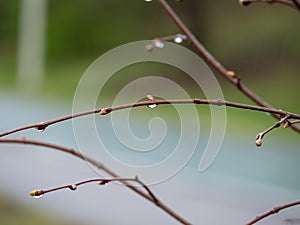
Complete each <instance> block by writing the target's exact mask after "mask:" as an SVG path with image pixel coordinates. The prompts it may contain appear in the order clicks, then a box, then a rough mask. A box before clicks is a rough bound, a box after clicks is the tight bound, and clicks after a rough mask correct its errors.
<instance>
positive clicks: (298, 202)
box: [246, 201, 300, 225]
mask: <svg viewBox="0 0 300 225" xmlns="http://www.w3.org/2000/svg"><path fill="white" fill-rule="evenodd" d="M297 205H300V201H295V202H291V203H288V204H284V205H281V206H277V207H274V208H273V209H271V210H270V211H268V212H265V213H263V214H261V215H260V216H257V217H256V218H254V219H253V220H251V221H249V222H248V223H246V225H252V224H255V223H257V222H258V221H260V220H262V219H264V218H266V217H268V216H271V215H273V214H276V213H279V211H281V210H283V209H287V208H290V207H293V206H297Z"/></svg>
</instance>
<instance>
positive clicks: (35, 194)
mask: <svg viewBox="0 0 300 225" xmlns="http://www.w3.org/2000/svg"><path fill="white" fill-rule="evenodd" d="M117 181H119V182H124V181H134V182H137V183H138V184H140V185H141V186H142V187H143V188H144V189H145V190H146V191H147V193H148V195H149V196H151V197H152V200H153V202H154V203H155V204H157V203H158V199H157V198H156V196H155V195H154V194H153V192H152V191H151V190H150V188H149V187H148V186H147V185H146V184H144V183H143V182H142V181H141V180H140V179H138V177H135V178H122V177H120V178H110V179H104V178H96V179H89V180H84V181H80V182H78V183H75V184H69V185H64V186H59V187H55V188H51V189H47V190H41V189H39V190H33V191H31V192H30V195H31V196H33V197H40V196H42V195H44V194H46V193H50V192H54V191H58V190H62V189H70V190H72V191H75V190H76V189H77V187H79V186H81V185H84V184H88V183H93V182H98V184H99V185H105V184H108V183H111V182H117Z"/></svg>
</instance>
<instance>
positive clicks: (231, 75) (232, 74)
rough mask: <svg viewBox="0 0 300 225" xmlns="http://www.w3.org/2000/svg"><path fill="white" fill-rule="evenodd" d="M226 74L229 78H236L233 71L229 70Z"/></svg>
mask: <svg viewBox="0 0 300 225" xmlns="http://www.w3.org/2000/svg"><path fill="white" fill-rule="evenodd" d="M226 74H227V76H229V77H232V78H236V73H235V72H234V71H231V70H229V71H227V72H226Z"/></svg>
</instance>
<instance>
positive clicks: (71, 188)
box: [69, 184, 77, 191]
mask: <svg viewBox="0 0 300 225" xmlns="http://www.w3.org/2000/svg"><path fill="white" fill-rule="evenodd" d="M69 188H70V190H72V191H75V190H76V189H77V185H76V184H72V185H70V186H69Z"/></svg>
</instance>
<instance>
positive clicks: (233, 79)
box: [157, 0, 300, 133]
mask: <svg viewBox="0 0 300 225" xmlns="http://www.w3.org/2000/svg"><path fill="white" fill-rule="evenodd" d="M157 1H158V2H159V4H160V5H161V6H162V8H163V9H164V10H165V11H166V13H167V14H168V15H169V16H170V18H171V19H172V20H173V21H174V22H175V24H176V25H177V26H178V28H179V29H180V30H181V31H182V33H183V34H185V35H186V36H187V38H188V40H189V41H190V43H191V44H192V45H193V46H194V47H195V48H196V50H197V51H198V53H199V54H200V55H202V56H203V57H204V59H205V60H206V61H207V62H208V63H209V64H210V65H211V66H212V67H213V68H214V69H215V70H216V71H218V73H219V74H221V75H222V76H223V77H225V78H226V79H227V80H228V81H229V82H230V83H231V84H233V85H234V86H236V87H237V88H238V89H239V90H240V91H241V92H242V93H243V94H244V95H246V96H247V97H248V98H250V99H251V100H252V101H254V102H255V103H256V104H258V105H260V106H263V107H266V108H270V109H271V108H272V109H273V107H272V106H271V105H270V104H269V103H267V102H266V101H264V100H263V99H261V98H260V97H259V96H257V95H256V94H255V93H254V92H252V91H251V90H250V89H249V88H248V87H247V86H246V85H244V84H243V83H242V82H241V78H240V77H239V76H238V75H237V74H236V73H235V72H234V71H231V70H228V69H226V68H225V66H223V65H222V64H221V63H220V62H219V61H218V60H217V59H216V58H215V57H214V56H213V55H212V54H211V53H210V52H209V51H208V50H207V49H206V48H205V47H204V46H203V45H202V44H201V43H200V41H199V40H198V39H197V38H196V36H195V35H194V34H193V33H192V32H191V31H190V30H189V28H188V27H187V26H186V25H185V24H184V22H183V21H182V20H181V19H180V17H179V16H178V15H177V14H176V13H175V11H174V10H173V9H172V8H171V6H170V5H169V4H168V3H167V2H166V1H165V0H157ZM273 116H274V117H275V118H277V119H280V116H279V115H278V114H273ZM292 128H293V129H294V130H295V131H297V132H299V133H300V126H297V125H296V124H293V125H292Z"/></svg>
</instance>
